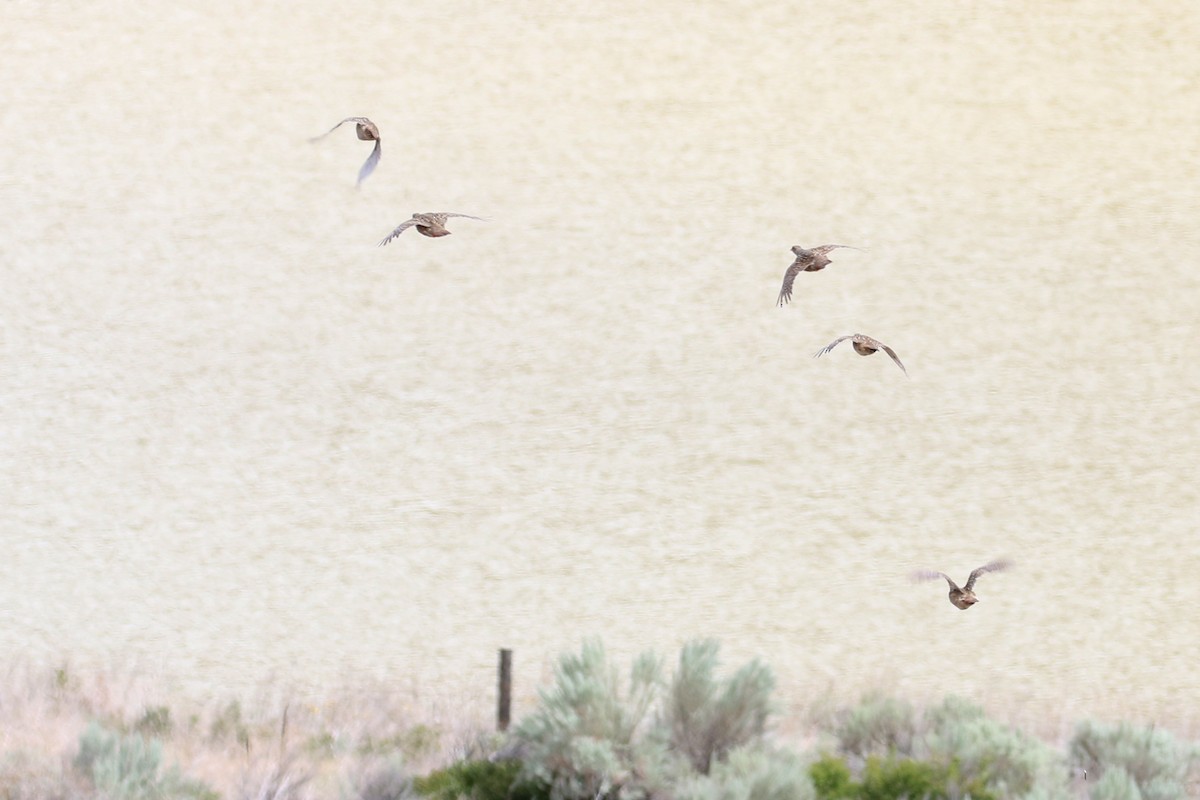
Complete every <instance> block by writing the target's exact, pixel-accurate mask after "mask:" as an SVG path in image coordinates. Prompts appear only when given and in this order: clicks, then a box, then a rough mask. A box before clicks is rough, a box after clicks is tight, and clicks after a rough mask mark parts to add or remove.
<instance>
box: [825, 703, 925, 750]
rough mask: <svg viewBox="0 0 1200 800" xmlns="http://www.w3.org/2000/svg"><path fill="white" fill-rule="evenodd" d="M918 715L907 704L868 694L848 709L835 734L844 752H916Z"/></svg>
mask: <svg viewBox="0 0 1200 800" xmlns="http://www.w3.org/2000/svg"><path fill="white" fill-rule="evenodd" d="M916 730H917V723H916V714H915V712H914V711H913V708H912V706H911V705H909V704H908V703H905V702H903V701H900V700H896V699H895V698H892V697H885V696H883V695H879V694H871V695H867V696H866V697H865V698H863V700H862V702H861V703H860V704H859V705H858V706H857V707H856V708H853V709H850V710H849V711H847V712H846V713H845V714H844V715H843V717H842V719H841V721H840V722H839V723H838V726H837V729H836V730H835V731H834V734H835V735H836V736H837V740H838V747H839V749H840V750H841V751H842V752H844V753H849V754H851V755H856V756H858V757H859V758H866V757H867V756H869V755H895V754H899V755H904V756H910V755H912V754H913V738H914V737H915V736H916Z"/></svg>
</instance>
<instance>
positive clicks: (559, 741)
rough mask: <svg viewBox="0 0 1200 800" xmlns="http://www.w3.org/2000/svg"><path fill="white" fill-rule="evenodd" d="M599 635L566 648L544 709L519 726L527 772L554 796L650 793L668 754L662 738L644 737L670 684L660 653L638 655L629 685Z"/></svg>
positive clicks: (577, 798)
mask: <svg viewBox="0 0 1200 800" xmlns="http://www.w3.org/2000/svg"><path fill="white" fill-rule="evenodd" d="M620 683H621V682H620V679H619V677H618V674H617V670H616V667H613V666H610V665H609V664H608V662H607V659H606V658H605V654H604V647H603V646H602V645H601V644H600V642H599V641H595V640H592V641H588V642H585V643H584V645H583V648H582V650H581V652H580V654H579V655H578V656H576V655H573V654H568V655H564V656H563V657H562V659H561V660H560V662H559V665H558V667H557V668H556V669H555V682H554V685H553V686H551V687H550V688H549V689H546V690H543V691H542V692H541V703H540V705H539V707H538V709H537V710H536V711H534V713H532V714H531V715H529V716H528V717H526V718H525V719H524V720H522V721H521V723H520V724H519V725H518V726H517V728H516V731H515V736H516V738H517V739H518V740H519V741H520V743H521V745H522V747H523V752H524V769H523V772H522V774H523V778H524V779H526V780H530V781H533V782H536V783H541V784H544V785H546V786H548V787H549V788H550V795H551V798H552V799H553V800H595V798H597V797H602V798H603V797H614V798H615V797H621V798H635V797H643V796H646V795H647V794H649V792H650V790H651V788H652V785H653V784H654V783H655V782H656V781H657V779H658V776H659V775H661V773H662V770H663V769H664V766H665V762H666V759H667V755H666V747H665V743H664V742H662V741H660V740H659V737H655V736H653V735H650V736H638V734H639V733H640V732H641V729H642V728H643V727H644V723H645V721H646V718H647V715H648V713H649V711H650V709H651V707H652V706H653V704H654V702H655V699H656V698H657V696H658V693H659V689H660V687H661V684H662V680H661V665H660V663H659V661H658V659H657V658H656V657H655V656H654V655H653V654H652V653H643V654H642V655H640V656H639V657H638V658H637V659H635V660H634V663H633V668H632V670H631V672H630V677H629V686H628V689H627V691H625V692H622V691H621V686H620Z"/></svg>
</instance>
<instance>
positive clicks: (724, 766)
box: [674, 747, 816, 800]
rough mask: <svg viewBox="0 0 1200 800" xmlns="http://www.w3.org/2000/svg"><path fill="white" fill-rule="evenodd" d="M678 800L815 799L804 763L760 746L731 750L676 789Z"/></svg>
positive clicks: (795, 757)
mask: <svg viewBox="0 0 1200 800" xmlns="http://www.w3.org/2000/svg"><path fill="white" fill-rule="evenodd" d="M674 796H675V798H677V800H815V798H816V792H815V791H814V789H813V783H812V780H811V778H809V775H808V769H807V767H806V766H805V764H804V762H803V761H802V760H801V759H800V758H799V757H798V756H796V755H795V754H793V753H789V752H786V751H781V750H765V749H762V748H759V747H743V748H739V749H737V750H733V751H731V752H730V753H729V755H728V757H727V758H726V759H724V760H723V761H719V762H716V763H714V764H713V765H712V770H711V771H710V772H709V773H708V774H707V775H702V776H697V777H693V778H691V779H690V780H687V781H685V782H684V783H683V784H682V785H681V786H680V787H679V789H677V790H676V793H675V795H674Z"/></svg>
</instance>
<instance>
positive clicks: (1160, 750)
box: [1070, 721, 1196, 800]
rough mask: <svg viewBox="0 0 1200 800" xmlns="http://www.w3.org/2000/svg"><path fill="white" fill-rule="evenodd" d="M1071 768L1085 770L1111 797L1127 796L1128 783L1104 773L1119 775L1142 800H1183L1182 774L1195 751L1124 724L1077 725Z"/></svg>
mask: <svg viewBox="0 0 1200 800" xmlns="http://www.w3.org/2000/svg"><path fill="white" fill-rule="evenodd" d="M1070 759H1071V764H1072V766H1076V767H1081V768H1083V769H1086V770H1087V772H1088V777H1089V778H1091V777H1092V776H1095V779H1096V786H1097V788H1096V789H1094V790H1093V795H1094V796H1095V797H1100V795H1099V794H1098V792H1099V791H1100V788H1099V787H1101V786H1104V787H1105V788H1104V791H1106V792H1109V793H1111V796H1112V797H1124V796H1125V795H1126V794H1128V788H1127V786H1128V781H1126V780H1124V778H1122V777H1120V776H1118V777H1114V778H1111V779H1108V780H1106V779H1107V778H1108V775H1109V773H1114V772H1116V771H1117V770H1120V771H1121V772H1123V773H1124V776H1125V777H1126V778H1128V779H1129V781H1132V782H1133V785H1134V786H1135V787H1136V789H1137V791H1138V794H1137V795H1136V797H1139V798H1144V800H1173V798H1177V797H1184V796H1186V794H1187V789H1186V785H1187V781H1188V773H1189V770H1190V769H1191V767H1192V765H1193V764H1194V762H1195V759H1196V749H1195V747H1194V746H1190V745H1188V744H1185V743H1183V742H1180V741H1178V740H1177V739H1176V738H1175V737H1174V736H1172V735H1171V734H1170V733H1168V732H1167V731H1162V730H1155V729H1154V728H1141V727H1137V726H1134V725H1129V724H1126V723H1121V724H1119V725H1104V724H1101V723H1095V722H1090V721H1087V722H1081V723H1079V725H1078V726H1077V727H1076V729H1075V736H1074V737H1073V738H1072V740H1071V748H1070Z"/></svg>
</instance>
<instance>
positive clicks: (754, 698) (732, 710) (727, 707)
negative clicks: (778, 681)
mask: <svg viewBox="0 0 1200 800" xmlns="http://www.w3.org/2000/svg"><path fill="white" fill-rule="evenodd" d="M718 649H719V645H718V644H717V643H716V642H715V641H714V640H712V639H705V640H701V641H696V642H689V643H688V644H686V645H684V647H683V650H682V651H681V652H680V654H679V668H678V669H677V670H676V671H675V675H674V677H673V679H672V681H671V686H670V688H669V689H668V691H667V702H666V710H665V714H664V722H665V724H666V726H667V728H668V729H669V736H670V742H671V747H672V748H674V749H675V750H677V751H678V752H680V753H682V754H683V755H684V757H686V758H687V759H688V761H690V762H691V765H692V768H693V769H695V770H696V771H697V772H699V773H700V774H702V775H707V774H708V772H709V769H710V768H711V767H712V764H713V761H714V759H716V760H720V759H722V758H724V757H725V755H726V754H727V753H729V752H730V751H731V750H733V749H734V748H736V747H740V746H742V745H745V744H748V743H750V742H752V741H754V740H756V739H758V738H760V737H761V736H762V735H763V732H764V731H765V729H766V723H767V718H768V716H769V715H770V712H771V691H772V690H773V689H774V688H775V678H774V676H773V675H772V674H771V670H770V668H768V667H767V666H766V665H765V664H763V663H762V662H760V661H757V660H755V661H751V662H750V663H749V664H747V665H746V666H744V667H742V668H741V669H740V670H738V671H737V672H736V673H735V674H734V675H733V677H731V678H728V679H726V680H718V679H717V677H716V669H717V651H718Z"/></svg>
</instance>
